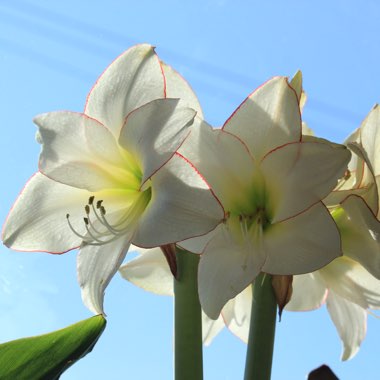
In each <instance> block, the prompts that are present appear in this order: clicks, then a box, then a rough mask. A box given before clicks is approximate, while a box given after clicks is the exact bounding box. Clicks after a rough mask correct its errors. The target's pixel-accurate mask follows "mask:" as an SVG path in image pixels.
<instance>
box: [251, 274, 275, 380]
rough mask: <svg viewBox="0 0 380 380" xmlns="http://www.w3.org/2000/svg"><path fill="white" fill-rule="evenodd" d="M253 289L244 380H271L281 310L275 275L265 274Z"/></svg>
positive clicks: (260, 276) (259, 277) (255, 283)
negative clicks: (278, 315)
mask: <svg viewBox="0 0 380 380" xmlns="http://www.w3.org/2000/svg"><path fill="white" fill-rule="evenodd" d="M252 287H253V297H252V309H251V323H250V328H249V338H248V347H247V357H246V362H245V374H244V380H269V379H270V376H271V370H272V357H273V346H274V335H275V329H276V311H277V304H276V299H275V296H274V292H273V289H272V278H271V276H270V275H267V274H264V273H261V274H260V275H259V276H258V277H257V278H256V280H255V282H254V284H253V285H252Z"/></svg>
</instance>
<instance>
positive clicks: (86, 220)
mask: <svg viewBox="0 0 380 380" xmlns="http://www.w3.org/2000/svg"><path fill="white" fill-rule="evenodd" d="M83 220H84V223H85V224H86V225H87V226H88V225H89V224H90V222H89V220H88V218H83Z"/></svg>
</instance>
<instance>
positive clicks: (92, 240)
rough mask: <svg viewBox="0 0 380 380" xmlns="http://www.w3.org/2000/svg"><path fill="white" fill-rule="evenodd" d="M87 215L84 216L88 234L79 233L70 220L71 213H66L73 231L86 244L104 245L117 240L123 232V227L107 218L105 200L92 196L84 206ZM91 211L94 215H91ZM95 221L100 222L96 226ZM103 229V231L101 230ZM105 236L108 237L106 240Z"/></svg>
mask: <svg viewBox="0 0 380 380" xmlns="http://www.w3.org/2000/svg"><path fill="white" fill-rule="evenodd" d="M84 211H85V213H86V216H85V217H84V218H83V221H84V225H85V228H86V232H87V234H86V235H83V234H81V233H79V232H78V231H77V230H76V229H75V228H74V227H73V225H72V224H71V222H70V214H66V218H67V222H68V224H69V227H70V229H71V231H72V232H73V233H74V234H75V235H76V236H78V237H80V238H81V239H82V240H83V243H84V244H89V245H103V244H107V243H110V242H112V241H114V240H116V239H117V238H118V237H119V236H120V235H121V234H122V233H123V229H119V228H116V227H117V226H118V225H120V224H118V225H116V226H112V225H111V224H110V223H109V222H108V220H107V218H106V209H105V207H104V206H103V200H98V201H96V202H95V197H94V196H91V197H90V198H89V199H88V203H87V204H86V205H85V207H84ZM91 211H92V214H93V216H92V215H91ZM94 220H95V223H97V224H99V225H97V226H96V227H95V225H94ZM100 229H102V230H103V231H100ZM104 238H106V239H105V240H104Z"/></svg>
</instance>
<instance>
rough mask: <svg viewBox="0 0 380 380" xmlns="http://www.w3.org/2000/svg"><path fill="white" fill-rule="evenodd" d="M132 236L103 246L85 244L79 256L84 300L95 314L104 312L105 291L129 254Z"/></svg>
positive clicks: (79, 278) (79, 276)
mask: <svg viewBox="0 0 380 380" xmlns="http://www.w3.org/2000/svg"><path fill="white" fill-rule="evenodd" d="M129 244H130V236H128V235H124V236H123V237H121V238H119V239H117V240H115V241H114V242H112V243H108V244H105V245H101V246H94V245H85V246H83V247H82V248H81V249H80V251H79V253H78V256H77V272H78V282H79V285H80V287H81V290H82V300H83V303H84V304H85V305H86V306H87V308H88V309H89V310H90V311H92V312H93V313H94V314H104V310H103V301H104V291H105V289H106V287H107V286H108V284H109V282H110V281H111V279H112V277H113V276H114V274H115V273H116V272H117V270H118V269H119V268H120V265H121V263H122V262H123V260H124V257H125V255H126V254H127V251H128V248H129Z"/></svg>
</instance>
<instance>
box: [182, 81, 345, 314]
mask: <svg viewBox="0 0 380 380" xmlns="http://www.w3.org/2000/svg"><path fill="white" fill-rule="evenodd" d="M179 152H180V153H181V154H182V155H184V156H185V157H186V158H187V159H189V161H191V162H192V163H193V164H194V166H195V167H196V168H197V169H198V170H199V172H200V173H201V174H202V175H203V176H204V177H205V179H206V180H207V182H208V183H209V184H210V186H211V188H212V190H213V192H214V193H215V195H216V196H217V197H218V199H219V200H220V202H221V204H222V205H223V207H224V209H225V211H226V218H225V221H224V223H223V224H222V225H221V226H219V227H218V228H217V229H216V230H215V231H214V232H213V233H212V235H213V236H212V238H211V240H210V242H209V243H208V244H207V245H206V247H205V249H204V251H203V254H202V257H201V260H200V267H199V293H200V300H201V304H202V308H203V310H204V311H205V312H206V314H207V315H209V317H211V318H214V319H215V318H217V317H218V316H219V313H220V311H221V309H222V308H223V306H224V305H225V304H226V302H227V301H228V300H229V299H231V298H233V297H235V296H236V295H237V294H239V293H240V292H241V291H242V290H243V289H245V288H246V287H247V285H248V284H250V283H251V282H252V281H253V280H254V279H255V277H256V276H257V275H258V274H259V273H260V272H266V273H270V274H299V273H307V272H310V271H313V270H316V269H318V268H320V267H322V266H324V265H326V264H327V263H329V262H330V261H332V260H333V259H334V258H335V257H337V256H339V255H341V247H340V236H339V232H338V230H337V228H336V225H335V223H334V221H333V219H332V217H331V216H330V214H329V212H328V210H327V209H326V207H325V206H324V204H323V203H322V202H321V200H322V199H323V198H324V197H325V196H326V195H328V194H329V193H330V192H331V190H332V189H333V188H334V187H335V186H336V184H337V181H338V179H339V178H340V177H341V176H342V175H343V173H344V172H345V170H346V168H347V163H348V161H349V158H350V153H349V152H348V150H347V149H345V148H344V147H343V146H341V145H336V144H332V143H329V142H325V141H320V140H319V141H311V142H308V141H306V142H304V141H302V139H301V117H300V110H299V104H298V98H297V95H296V92H295V91H294V90H293V88H292V87H291V86H290V85H289V83H288V82H287V79H286V78H283V77H278V78H274V79H272V80H270V81H268V82H267V83H265V84H264V85H263V86H261V87H260V88H259V89H258V90H256V91H255V92H254V93H253V94H252V95H250V96H249V97H248V98H247V99H246V100H245V101H244V102H243V103H242V104H241V105H240V106H239V107H238V109H237V110H236V111H235V112H234V113H233V114H232V116H231V117H230V118H229V119H228V120H227V122H226V123H225V124H224V126H223V128H222V130H212V128H210V127H209V126H208V125H206V123H204V122H201V121H199V120H198V119H196V120H195V123H194V127H193V130H192V132H191V135H190V136H189V138H188V139H187V140H186V142H185V143H184V144H183V145H182V146H181V148H180V150H179Z"/></svg>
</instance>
